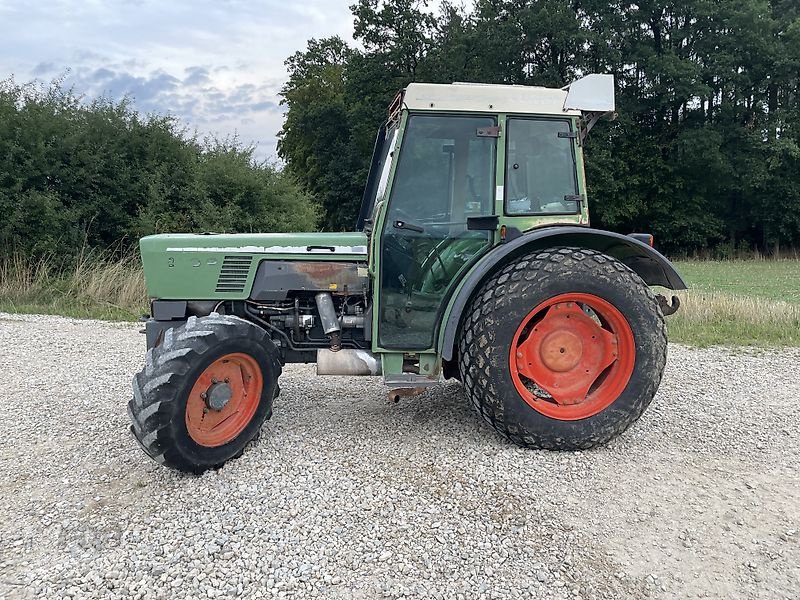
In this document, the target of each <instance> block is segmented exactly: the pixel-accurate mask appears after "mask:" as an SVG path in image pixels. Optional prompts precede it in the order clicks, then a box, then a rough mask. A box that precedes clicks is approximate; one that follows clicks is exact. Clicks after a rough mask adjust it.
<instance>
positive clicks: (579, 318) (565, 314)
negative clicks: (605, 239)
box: [509, 293, 636, 421]
mask: <svg viewBox="0 0 800 600" xmlns="http://www.w3.org/2000/svg"><path fill="white" fill-rule="evenodd" d="M635 357H636V343H635V341H634V337H633V331H632V329H631V326H630V324H629V323H628V321H627V319H626V318H625V317H624V316H623V315H622V313H621V312H620V311H619V309H617V308H616V307H615V306H614V305H613V304H611V303H610V302H608V301H607V300H604V299H603V298H600V297H599V296H595V295H594V294H583V293H568V294H561V295H558V296H555V297H553V298H550V299H549V300H546V301H544V302H542V303H541V304H539V305H538V306H536V308H534V309H533V310H532V311H530V312H529V313H528V314H527V315H526V316H525V318H524V319H522V322H521V323H520V325H519V327H517V330H516V332H515V334H514V339H513V342H512V344H511V353H510V356H509V366H510V370H511V379H512V381H513V382H514V387H515V388H516V390H517V392H518V393H519V394H520V396H521V397H522V399H523V400H524V401H525V402H526V404H528V405H529V406H530V407H531V408H533V409H534V410H536V411H537V412H539V413H541V414H543V415H545V416H547V417H550V418H553V419H559V420H564V421H575V420H579V419H585V418H588V417H591V416H593V415H596V414H597V413H599V412H601V411H603V410H604V409H606V408H608V407H609V406H610V405H611V404H613V403H614V401H615V400H616V399H617V398H618V397H619V396H620V394H622V392H623V391H624V390H625V387H626V386H627V385H628V382H629V381H630V378H631V376H632V374H633V367H634V363H635Z"/></svg>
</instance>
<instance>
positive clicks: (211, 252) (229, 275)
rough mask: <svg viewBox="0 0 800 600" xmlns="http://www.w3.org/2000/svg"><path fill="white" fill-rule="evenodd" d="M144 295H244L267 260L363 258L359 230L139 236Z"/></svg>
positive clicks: (364, 242)
mask: <svg viewBox="0 0 800 600" xmlns="http://www.w3.org/2000/svg"><path fill="white" fill-rule="evenodd" d="M139 248H140V250H141V253H142V263H143V264H144V275H145V282H146V283H147V294H148V296H149V297H150V298H160V299H166V300H240V299H244V298H247V297H248V296H249V294H250V288H251V287H252V284H253V278H254V277H255V272H256V268H257V267H258V263H259V262H260V261H262V260H267V259H282V260H286V259H290V260H291V259H295V260H304V261H316V260H320V261H330V260H333V261H366V259H367V237H366V235H364V234H363V233H360V232H353V233H238V234H184V233H179V234H163V235H151V236H147V237H144V238H142V239H141V240H140V241H139Z"/></svg>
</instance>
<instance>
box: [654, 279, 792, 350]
mask: <svg viewBox="0 0 800 600" xmlns="http://www.w3.org/2000/svg"><path fill="white" fill-rule="evenodd" d="M678 296H679V298H680V299H681V307H680V310H678V312H677V313H675V314H674V315H672V316H670V317H667V323H668V327H669V336H670V341H673V342H682V343H686V344H691V345H698V346H709V345H731V344H733V345H741V346H776V345H777V346H800V305H798V304H794V303H790V302H785V301H782V300H774V299H769V298H760V297H754V296H741V295H737V294H730V293H724V292H717V291H695V290H689V291H687V292H681V293H679V294H678Z"/></svg>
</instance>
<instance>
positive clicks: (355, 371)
mask: <svg viewBox="0 0 800 600" xmlns="http://www.w3.org/2000/svg"><path fill="white" fill-rule="evenodd" d="M382 372H383V371H382V369H381V358H380V356H375V355H374V354H373V353H372V352H370V351H369V350H350V349H345V350H338V351H336V352H333V351H331V350H328V349H327V348H322V349H320V350H317V375H381V374H382Z"/></svg>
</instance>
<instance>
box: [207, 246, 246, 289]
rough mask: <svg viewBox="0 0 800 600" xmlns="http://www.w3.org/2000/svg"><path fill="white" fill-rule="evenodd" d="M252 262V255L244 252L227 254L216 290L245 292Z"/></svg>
mask: <svg viewBox="0 0 800 600" xmlns="http://www.w3.org/2000/svg"><path fill="white" fill-rule="evenodd" d="M252 264H253V257H252V256H248V255H244V254H239V255H236V256H226V257H225V259H224V260H223V261H222V268H221V269H220V271H219V279H217V289H216V291H217V292H223V293H237V292H243V291H244V286H245V285H247V276H248V275H249V274H250V266H251V265H252Z"/></svg>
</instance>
